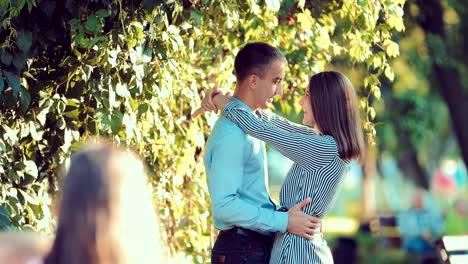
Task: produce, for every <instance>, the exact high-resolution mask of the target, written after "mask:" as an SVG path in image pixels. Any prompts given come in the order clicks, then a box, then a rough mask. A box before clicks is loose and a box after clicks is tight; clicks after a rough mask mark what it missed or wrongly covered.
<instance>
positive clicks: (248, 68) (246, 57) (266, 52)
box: [234, 42, 286, 82]
mask: <svg viewBox="0 0 468 264" xmlns="http://www.w3.org/2000/svg"><path fill="white" fill-rule="evenodd" d="M276 60H284V61H285V62H286V58H285V57H284V55H283V54H282V53H281V52H280V51H279V50H278V49H277V48H275V47H273V46H271V45H269V44H267V43H263V42H251V43H248V44H247V45H245V46H244V47H243V48H242V49H241V50H240V51H239V53H237V55H236V59H235V61H234V69H235V74H236V77H237V81H238V82H241V81H243V80H244V79H245V78H247V77H248V76H249V75H251V74H256V75H258V76H259V77H260V78H264V77H265V74H266V72H267V70H268V67H269V66H270V65H271V63H273V62H274V61H276Z"/></svg>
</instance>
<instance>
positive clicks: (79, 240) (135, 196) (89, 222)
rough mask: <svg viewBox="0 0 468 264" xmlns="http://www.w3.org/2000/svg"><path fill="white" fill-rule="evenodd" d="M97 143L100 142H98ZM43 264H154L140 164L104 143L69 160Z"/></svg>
mask: <svg viewBox="0 0 468 264" xmlns="http://www.w3.org/2000/svg"><path fill="white" fill-rule="evenodd" d="M98 141H101V142H102V141H103V140H98ZM62 188H63V189H62V197H61V198H62V199H61V204H60V211H59V218H58V227H57V234H56V238H55V241H54V243H53V246H52V249H51V251H50V253H49V255H48V256H47V257H46V260H45V263H46V264H52V263H54V264H58V263H60V264H62V263H63V264H65V263H67V264H75V263H76V264H78V263H88V264H98V263H116V264H119V263H147V262H148V263H149V262H154V263H157V262H158V261H159V260H160V258H161V257H162V252H161V251H162V248H161V246H160V244H159V242H160V241H159V240H160V237H159V232H158V230H159V228H158V222H157V218H156V215H155V212H154V210H155V208H154V207H153V206H152V202H151V196H150V192H149V189H148V186H147V184H146V177H145V169H144V165H143V163H142V162H141V160H140V159H139V158H138V157H137V156H136V155H135V154H133V153H131V152H129V151H128V150H125V149H123V148H116V147H113V146H112V145H111V144H110V143H97V144H92V143H88V144H85V146H84V148H83V149H82V150H80V151H79V152H78V153H76V154H75V155H73V156H72V158H71V162H70V168H69V169H68V172H67V174H66V176H65V178H64V182H63V187H62Z"/></svg>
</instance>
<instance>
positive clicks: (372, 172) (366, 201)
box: [361, 145, 377, 223]
mask: <svg viewBox="0 0 468 264" xmlns="http://www.w3.org/2000/svg"><path fill="white" fill-rule="evenodd" d="M366 148H367V149H366V159H365V161H364V166H363V174H362V175H363V187H362V208H363V211H364V212H363V216H362V219H361V222H362V223H365V222H369V220H370V219H371V218H372V217H374V216H375V209H376V206H375V202H376V199H375V198H376V196H375V177H376V175H377V153H376V148H374V147H371V146H369V145H367V147H366Z"/></svg>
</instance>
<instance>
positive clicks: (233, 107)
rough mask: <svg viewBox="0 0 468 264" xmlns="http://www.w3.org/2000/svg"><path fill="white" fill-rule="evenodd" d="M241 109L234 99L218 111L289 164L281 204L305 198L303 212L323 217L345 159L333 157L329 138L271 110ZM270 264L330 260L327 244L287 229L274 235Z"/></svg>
mask: <svg viewBox="0 0 468 264" xmlns="http://www.w3.org/2000/svg"><path fill="white" fill-rule="evenodd" d="M257 114H258V116H256V115H255V114H253V113H252V111H251V110H250V109H245V108H244V107H243V106H241V105H239V104H237V103H236V102H235V101H231V102H230V103H228V104H227V105H226V106H225V107H224V109H223V115H225V116H226V117H227V118H229V119H230V120H231V121H233V122H235V123H236V124H237V125H239V127H240V128H241V129H242V130H244V131H245V132H246V133H247V134H249V135H251V136H253V137H256V138H258V139H260V140H262V141H265V142H266V143H268V144H269V145H270V146H271V147H273V148H275V149H277V150H278V151H279V152H281V153H282V154H283V155H284V156H286V157H288V158H289V159H291V160H292V161H293V162H294V163H293V165H292V167H291V169H290V170H289V172H288V175H287V176H286V179H285V181H284V183H283V185H282V187H281V192H280V203H281V206H283V207H286V208H292V207H293V206H294V205H296V204H297V203H299V202H301V201H302V200H304V199H306V198H308V197H311V198H312V202H311V203H310V204H309V205H307V206H306V207H304V212H305V213H307V214H309V215H312V216H315V217H319V218H323V217H324V216H325V215H326V213H327V212H328V211H329V210H330V207H331V205H332V204H333V202H334V200H335V198H336V194H337V193H338V190H339V187H340V183H341V181H342V178H343V176H344V174H345V173H346V172H347V171H348V170H349V161H348V160H343V159H341V158H340V157H339V155H338V148H337V145H336V142H335V140H334V139H333V137H331V136H328V135H321V134H317V133H315V130H313V129H311V128H309V127H306V126H302V125H297V124H292V123H290V122H289V121H288V120H286V119H284V118H281V117H279V116H277V115H275V114H273V113H271V112H266V111H257ZM270 263H273V264H285V263H291V264H301V263H333V258H332V255H331V252H330V249H329V248H328V246H327V243H326V241H325V240H324V239H322V237H321V235H320V234H319V233H318V234H315V235H314V239H313V240H306V239H304V238H302V237H299V236H296V235H293V234H290V233H287V232H286V233H278V234H277V235H276V238H275V242H274V245H273V250H272V253H271V259H270Z"/></svg>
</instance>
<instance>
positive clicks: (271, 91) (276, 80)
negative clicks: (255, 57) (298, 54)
mask: <svg viewBox="0 0 468 264" xmlns="http://www.w3.org/2000/svg"><path fill="white" fill-rule="evenodd" d="M285 69H286V62H285V61H284V60H280V59H278V60H276V61H274V62H272V63H271V65H270V67H269V68H268V70H267V72H266V74H265V76H264V78H260V76H257V80H256V88H255V90H254V93H255V107H256V108H261V109H266V108H268V107H269V106H270V104H271V102H273V98H274V97H275V96H276V95H280V94H281V93H282V89H283V88H282V84H281V82H282V81H283V79H284V71H285Z"/></svg>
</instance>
